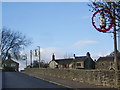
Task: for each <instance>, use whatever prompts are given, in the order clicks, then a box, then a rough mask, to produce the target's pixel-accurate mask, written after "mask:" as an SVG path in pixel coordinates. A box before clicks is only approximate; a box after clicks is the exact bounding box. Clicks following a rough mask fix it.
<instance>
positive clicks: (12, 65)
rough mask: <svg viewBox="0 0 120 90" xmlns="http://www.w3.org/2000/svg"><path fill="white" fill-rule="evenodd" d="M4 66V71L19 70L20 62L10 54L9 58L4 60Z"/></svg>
mask: <svg viewBox="0 0 120 90" xmlns="http://www.w3.org/2000/svg"><path fill="white" fill-rule="evenodd" d="M2 67H3V70H4V71H19V63H17V62H15V61H13V60H12V59H11V57H10V56H9V57H8V60H3V61H2Z"/></svg>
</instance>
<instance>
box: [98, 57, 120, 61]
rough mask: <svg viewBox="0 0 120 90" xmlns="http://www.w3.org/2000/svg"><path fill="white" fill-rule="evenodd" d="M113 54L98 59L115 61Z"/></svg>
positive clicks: (119, 59)
mask: <svg viewBox="0 0 120 90" xmlns="http://www.w3.org/2000/svg"><path fill="white" fill-rule="evenodd" d="M117 59H118V61H120V56H118V57H117ZM113 60H114V57H113V56H106V57H100V58H99V59H98V60H97V61H113Z"/></svg>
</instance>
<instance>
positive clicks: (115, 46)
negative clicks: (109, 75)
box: [113, 2, 118, 86]
mask: <svg viewBox="0 0 120 90" xmlns="http://www.w3.org/2000/svg"><path fill="white" fill-rule="evenodd" d="M115 7H116V6H115V3H114V2H113V17H114V22H113V24H114V32H113V34H114V68H115V84H116V86H117V85H118V61H117V38H116V20H115V19H116V18H115Z"/></svg>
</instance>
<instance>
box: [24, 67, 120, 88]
mask: <svg viewBox="0 0 120 90" xmlns="http://www.w3.org/2000/svg"><path fill="white" fill-rule="evenodd" d="M24 72H25V73H29V74H36V75H39V74H42V75H46V76H52V77H58V78H63V79H69V80H73V81H78V82H87V83H90V84H95V85H103V86H108V87H120V71H119V72H118V75H119V76H118V81H119V82H118V86H116V85H115V71H112V70H111V71H108V70H104V71H103V70H102V71H100V70H80V69H74V70H73V69H49V68H41V69H39V68H29V69H26V70H25V71H24Z"/></svg>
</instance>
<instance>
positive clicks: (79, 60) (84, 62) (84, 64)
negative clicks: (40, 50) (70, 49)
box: [49, 52, 95, 69]
mask: <svg viewBox="0 0 120 90" xmlns="http://www.w3.org/2000/svg"><path fill="white" fill-rule="evenodd" d="M49 67H50V68H70V69H72V68H74V69H94V68H95V62H94V61H93V59H92V58H91V57H90V53H89V52H88V53H87V54H86V56H79V57H78V56H75V54H74V58H67V59H55V55H54V54H53V55H52V60H51V61H50V63H49Z"/></svg>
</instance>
